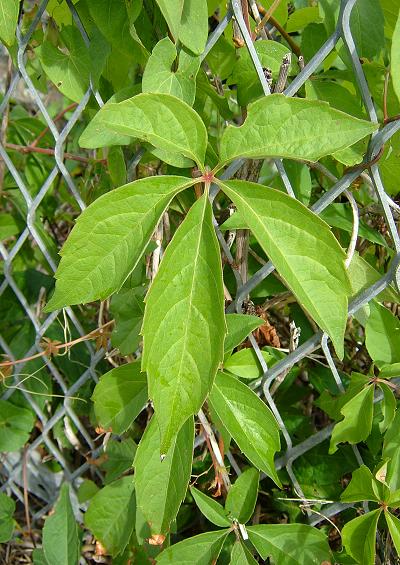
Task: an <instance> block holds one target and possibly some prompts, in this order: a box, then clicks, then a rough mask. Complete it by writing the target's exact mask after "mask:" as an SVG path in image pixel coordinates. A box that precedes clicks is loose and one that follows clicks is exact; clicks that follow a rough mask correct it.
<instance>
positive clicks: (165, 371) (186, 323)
mask: <svg viewBox="0 0 400 565" xmlns="http://www.w3.org/2000/svg"><path fill="white" fill-rule="evenodd" d="M142 333H143V357H142V369H143V371H146V372H147V375H148V380H149V395H150V398H151V399H152V400H153V403H154V410H155V414H156V417H157V421H158V424H159V426H160V432H161V453H166V452H167V451H168V448H169V446H170V444H171V441H172V438H173V437H174V436H175V435H176V433H177V432H178V430H179V429H180V427H181V426H182V424H183V423H184V422H185V421H186V420H187V418H188V417H189V416H191V415H193V414H196V413H197V412H198V411H199V409H200V408H201V406H202V404H203V402H204V400H205V398H206V396H207V394H208V392H209V391H210V389H211V386H212V383H213V379H214V376H215V373H216V371H217V368H218V365H219V363H220V362H221V361H222V358H223V345H224V337H225V333H226V330H225V316H224V293H223V285H222V268H221V257H220V251H219V247H218V241H217V238H216V235H215V231H214V227H213V224H212V210H211V205H210V202H209V199H208V196H207V194H204V195H203V196H202V197H201V198H200V199H199V200H197V201H196V203H195V204H194V205H193V206H192V208H191V209H190V211H189V213H188V215H187V216H186V218H185V219H184V221H183V222H182V224H181V225H180V226H179V228H178V230H177V231H176V232H175V235H174V237H173V239H172V241H171V243H170V244H169V245H168V247H167V249H166V252H165V254H164V257H163V260H162V262H161V265H160V269H159V271H158V273H157V275H156V278H155V279H154V281H153V284H152V285H151V287H150V290H149V292H148V294H147V297H146V308H145V314H144V321H143V329H142Z"/></svg>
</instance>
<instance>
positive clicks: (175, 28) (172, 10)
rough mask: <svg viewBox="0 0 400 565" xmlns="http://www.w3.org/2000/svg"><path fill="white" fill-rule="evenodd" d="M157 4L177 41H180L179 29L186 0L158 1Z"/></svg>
mask: <svg viewBox="0 0 400 565" xmlns="http://www.w3.org/2000/svg"><path fill="white" fill-rule="evenodd" d="M156 2H157V4H158V7H159V8H160V10H161V12H162V15H163V16H164V18H165V20H166V22H167V24H168V27H169V29H170V30H171V33H172V35H173V36H174V38H175V40H177V39H179V28H180V23H181V18H182V11H183V4H184V2H185V0H156Z"/></svg>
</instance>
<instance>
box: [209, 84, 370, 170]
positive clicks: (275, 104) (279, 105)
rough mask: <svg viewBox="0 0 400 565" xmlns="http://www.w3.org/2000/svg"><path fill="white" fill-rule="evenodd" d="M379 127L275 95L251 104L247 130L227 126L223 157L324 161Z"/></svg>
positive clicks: (315, 103)
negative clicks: (326, 157)
mask: <svg viewBox="0 0 400 565" xmlns="http://www.w3.org/2000/svg"><path fill="white" fill-rule="evenodd" d="M376 129H377V125H376V124H373V123H371V122H367V121H365V120H360V119H358V118H354V117H353V116H349V115H348V114H345V113H344V112H340V111H339V110H335V109H334V108H331V107H330V106H329V104H327V103H325V102H320V101H316V100H305V99H303V98H287V97H286V96H284V95H282V94H273V95H271V96H266V97H264V98H261V99H260V100H257V101H256V102H254V103H253V104H250V106H249V108H248V114H247V118H246V120H245V122H244V124H243V125H242V126H240V127H237V126H232V125H230V126H228V127H227V128H226V130H225V132H224V133H223V135H222V139H221V144H220V158H221V161H222V162H223V163H227V162H229V161H232V159H237V158H239V157H247V158H250V157H251V158H253V159H261V158H266V157H286V158H288V159H306V160H308V161H318V159H320V158H321V157H324V156H326V155H331V154H332V153H334V152H335V151H338V150H339V149H344V148H345V147H349V146H350V145H353V144H354V143H356V142H357V141H359V140H360V139H362V138H363V137H365V136H367V135H369V134H370V133H372V132H373V131H375V130H376Z"/></svg>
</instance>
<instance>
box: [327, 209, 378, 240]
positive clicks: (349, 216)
mask: <svg viewBox="0 0 400 565" xmlns="http://www.w3.org/2000/svg"><path fill="white" fill-rule="evenodd" d="M320 217H321V218H322V219H323V220H325V222H326V223H327V224H329V225H330V226H332V227H334V228H339V229H342V230H344V231H347V232H348V233H352V231H353V213H352V211H351V208H350V205H348V204H339V203H336V202H335V203H333V204H330V206H328V208H325V210H323V212H322V213H321V214H320ZM358 236H359V237H362V238H364V239H367V240H368V241H371V242H373V243H377V244H378V245H384V246H385V247H387V243H386V240H385V238H384V237H383V235H382V234H380V233H379V232H378V231H377V230H374V229H372V228H370V227H369V226H368V224H366V223H365V222H363V221H362V220H361V221H360V225H359V229H358Z"/></svg>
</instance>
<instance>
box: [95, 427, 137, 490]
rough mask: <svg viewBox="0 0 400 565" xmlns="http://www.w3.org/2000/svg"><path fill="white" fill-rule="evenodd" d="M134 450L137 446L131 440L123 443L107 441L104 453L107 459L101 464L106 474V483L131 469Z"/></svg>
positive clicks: (125, 440) (128, 439)
mask: <svg viewBox="0 0 400 565" xmlns="http://www.w3.org/2000/svg"><path fill="white" fill-rule="evenodd" d="M136 448H137V446H136V444H135V442H134V441H133V439H131V438H127V439H124V440H123V441H116V440H113V439H110V440H109V441H108V443H107V449H106V452H105V455H106V457H107V459H106V461H105V462H104V463H103V464H102V469H104V470H105V471H106V473H107V476H106V483H111V482H112V481H115V480H116V479H118V478H119V477H120V476H121V475H122V474H123V473H125V471H128V470H129V469H130V468H131V467H132V464H133V459H134V457H135V453H136Z"/></svg>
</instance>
